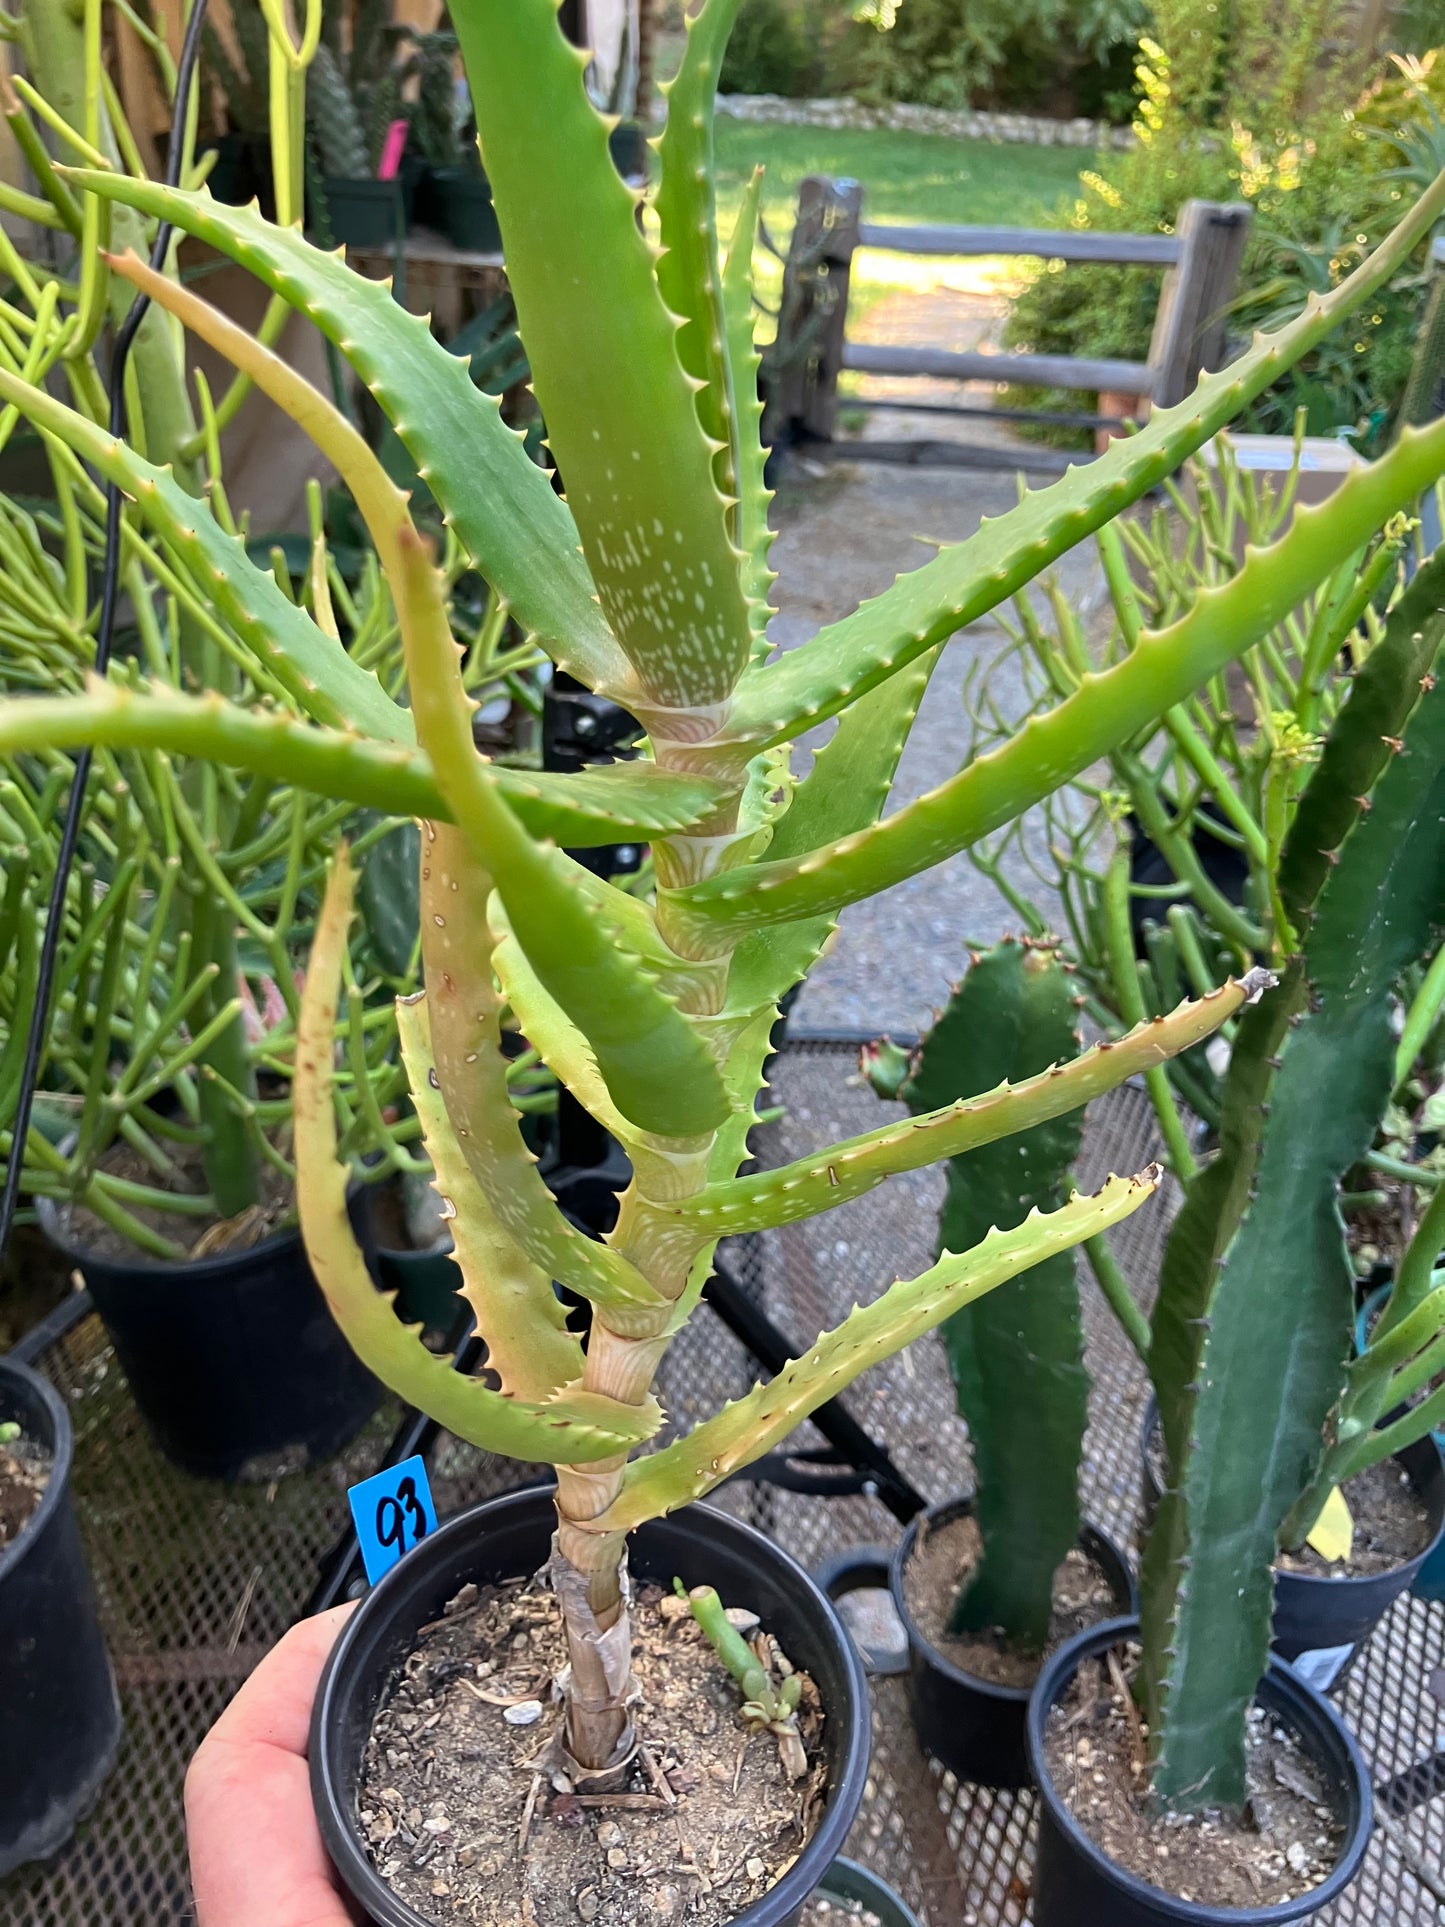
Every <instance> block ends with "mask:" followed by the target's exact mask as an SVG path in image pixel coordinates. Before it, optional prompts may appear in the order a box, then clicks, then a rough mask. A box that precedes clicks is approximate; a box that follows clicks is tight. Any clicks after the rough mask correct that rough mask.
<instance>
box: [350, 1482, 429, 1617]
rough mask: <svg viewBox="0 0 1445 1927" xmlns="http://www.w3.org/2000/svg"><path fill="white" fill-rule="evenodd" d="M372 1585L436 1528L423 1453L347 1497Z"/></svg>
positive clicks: (367, 1575) (365, 1483) (356, 1488)
mask: <svg viewBox="0 0 1445 1927" xmlns="http://www.w3.org/2000/svg"><path fill="white" fill-rule="evenodd" d="M346 1496H347V1498H348V1499H349V1500H350V1502H351V1516H352V1518H353V1519H354V1520H355V1521H356V1540H357V1544H358V1545H359V1546H360V1547H361V1557H362V1560H363V1562H364V1564H365V1566H366V1578H367V1583H368V1584H369V1585H373V1586H374V1585H375V1584H376V1582H377V1580H378V1579H380V1577H381V1575H382V1574H383V1573H384V1572H387V1571H389V1570H390V1568H391V1567H392V1566H394V1565H395V1564H396V1562H397V1560H398V1559H400V1557H401V1555H402V1554H403V1553H404V1552H410V1551H411V1548H412V1547H413V1546H414V1545H415V1544H416V1543H417V1541H418V1540H419V1539H425V1537H426V1536H427V1534H428V1533H429V1532H435V1531H436V1529H437V1511H436V1506H435V1505H434V1504H433V1503H432V1496H431V1486H430V1484H429V1483H428V1481H427V1476H426V1462H425V1460H424V1459H423V1458H422V1456H421V1454H420V1453H416V1454H414V1455H413V1456H412V1457H411V1458H409V1459H403V1460H402V1462H401V1464H400V1465H389V1466H387V1468H386V1470H385V1471H384V1472H377V1473H374V1474H373V1475H372V1477H371V1478H369V1479H363V1480H362V1481H361V1483H360V1485H354V1486H352V1488H351V1490H350V1491H349V1492H348V1493H347V1495H346Z"/></svg>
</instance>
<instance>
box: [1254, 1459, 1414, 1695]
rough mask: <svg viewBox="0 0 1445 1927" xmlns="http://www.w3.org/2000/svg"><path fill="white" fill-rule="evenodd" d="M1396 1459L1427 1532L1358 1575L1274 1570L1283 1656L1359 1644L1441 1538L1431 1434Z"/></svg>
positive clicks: (1276, 1642)
mask: <svg viewBox="0 0 1445 1927" xmlns="http://www.w3.org/2000/svg"><path fill="white" fill-rule="evenodd" d="M1395 1463H1396V1465H1398V1466H1399V1467H1400V1469H1401V1470H1402V1471H1403V1472H1404V1473H1405V1475H1406V1477H1407V1478H1408V1479H1409V1481H1410V1483H1411V1485H1412V1486H1414V1488H1415V1491H1416V1493H1417V1494H1418V1495H1419V1497H1420V1499H1421V1500H1422V1501H1423V1502H1424V1504H1425V1505H1426V1507H1427V1508H1428V1510H1429V1517H1430V1537H1429V1539H1428V1540H1427V1541H1426V1543H1425V1545H1423V1546H1422V1547H1421V1549H1420V1550H1419V1552H1417V1553H1416V1554H1415V1556H1414V1557H1413V1558H1412V1559H1407V1560H1406V1561H1405V1562H1404V1564H1403V1565H1399V1566H1391V1568H1390V1570H1389V1571H1388V1572H1376V1573H1369V1574H1366V1575H1363V1576H1362V1577H1360V1578H1342V1579H1331V1578H1328V1577H1327V1576H1326V1575H1325V1574H1323V1573H1313V1572H1281V1571H1278V1570H1276V1572H1275V1575H1274V1638H1273V1640H1272V1641H1271V1644H1272V1646H1273V1648H1274V1650H1275V1652H1277V1653H1278V1654H1279V1656H1280V1658H1281V1659H1290V1660H1293V1659H1298V1658H1299V1656H1300V1654H1301V1653H1312V1652H1320V1651H1321V1650H1326V1651H1328V1650H1330V1649H1333V1648H1337V1647H1345V1646H1358V1645H1359V1643H1360V1641H1361V1640H1362V1639H1368V1638H1369V1636H1370V1634H1371V1633H1372V1632H1373V1631H1374V1630H1375V1627H1376V1626H1377V1625H1378V1624H1379V1622H1380V1621H1381V1620H1382V1619H1383V1618H1384V1616H1385V1614H1386V1613H1387V1612H1388V1611H1389V1610H1390V1608H1391V1606H1393V1605H1394V1603H1395V1601H1396V1600H1397V1599H1398V1598H1399V1597H1400V1594H1401V1593H1402V1592H1405V1591H1407V1590H1408V1589H1409V1588H1410V1587H1411V1586H1412V1585H1413V1584H1414V1583H1415V1578H1416V1575H1417V1574H1418V1573H1419V1570H1420V1568H1421V1566H1423V1565H1424V1563H1425V1561H1426V1560H1427V1559H1428V1558H1429V1557H1430V1554H1431V1553H1432V1552H1433V1551H1434V1550H1435V1548H1436V1546H1437V1545H1439V1543H1440V1536H1441V1532H1442V1530H1445V1466H1442V1465H1441V1463H1440V1453H1439V1450H1438V1449H1437V1447H1436V1444H1435V1441H1434V1439H1432V1438H1423V1439H1417V1440H1416V1442H1415V1444H1414V1445H1407V1446H1406V1447H1405V1449H1404V1451H1403V1452H1397V1453H1396V1454H1395Z"/></svg>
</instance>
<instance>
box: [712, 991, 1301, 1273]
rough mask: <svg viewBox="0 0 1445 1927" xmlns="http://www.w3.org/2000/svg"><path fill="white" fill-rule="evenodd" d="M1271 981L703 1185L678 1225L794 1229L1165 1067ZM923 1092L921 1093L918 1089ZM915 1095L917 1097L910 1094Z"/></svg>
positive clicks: (723, 1232)
mask: <svg viewBox="0 0 1445 1927" xmlns="http://www.w3.org/2000/svg"><path fill="white" fill-rule="evenodd" d="M1270 982H1272V979H1271V978H1270V976H1269V974H1268V973H1267V972H1266V971H1258V972H1250V973H1248V974H1247V975H1246V976H1245V977H1244V978H1242V979H1240V980H1239V981H1238V982H1235V981H1233V980H1231V981H1230V982H1229V983H1227V984H1224V985H1222V986H1221V987H1220V988H1219V989H1218V990H1216V991H1212V992H1211V993H1210V994H1209V995H1208V996H1207V997H1201V998H1200V999H1198V1001H1197V1002H1193V1003H1184V1004H1181V1005H1180V1006H1179V1008H1178V1009H1177V1010H1175V1011H1173V1012H1171V1013H1170V1015H1169V1016H1167V1017H1155V1018H1153V1019H1152V1020H1151V1021H1150V1022H1148V1023H1144V1024H1140V1025H1138V1026H1137V1027H1136V1028H1135V1029H1133V1030H1131V1031H1126V1032H1125V1034H1124V1035H1123V1036H1122V1037H1120V1038H1118V1039H1117V1040H1116V1041H1115V1042H1113V1043H1103V1044H1096V1045H1095V1046H1094V1047H1093V1049H1091V1050H1087V1051H1084V1052H1083V1053H1082V1054H1080V1055H1079V1056H1077V1057H1074V1058H1071V1059H1070V1060H1069V1061H1068V1062H1066V1063H1059V1064H1054V1065H1051V1066H1050V1067H1049V1068H1048V1069H1047V1070H1045V1071H1042V1072H1040V1073H1039V1075H1038V1076H1036V1077H1029V1078H1024V1079H1021V1080H1020V1081H1019V1082H1018V1083H1017V1084H1010V1083H1007V1082H1004V1083H1001V1084H999V1085H998V1086H997V1087H996V1088H995V1089H993V1090H989V1091H985V1092H983V1093H982V1094H981V1095H980V1096H978V1097H968V1098H956V1099H954V1100H953V1101H952V1102H950V1103H947V1104H943V1105H940V1106H939V1107H938V1109H936V1110H933V1111H926V1112H920V1113H919V1114H917V1115H916V1116H914V1117H911V1118H909V1119H908V1120H907V1121H906V1122H904V1123H900V1124H885V1125H883V1126H882V1127H881V1128H880V1129H878V1130H876V1131H866V1132H864V1133H863V1134H862V1135H861V1136H859V1137H852V1138H846V1139H844V1140H843V1141H842V1142H840V1143H838V1144H832V1145H829V1146H828V1147H827V1148H826V1149H825V1150H821V1151H817V1152H813V1153H811V1154H810V1155H809V1156H807V1157H805V1158H799V1159H797V1160H796V1161H795V1162H794V1163H792V1164H783V1165H779V1166H777V1167H776V1168H775V1169H772V1170H768V1171H757V1172H754V1173H752V1174H751V1175H750V1176H748V1177H742V1178H734V1179H732V1180H731V1181H727V1182H718V1183H714V1184H710V1185H708V1186H707V1187H706V1189H704V1190H702V1191H699V1192H698V1193H697V1194H696V1195H695V1196H694V1197H691V1198H688V1199H686V1200H685V1201H683V1202H682V1203H680V1204H679V1205H677V1207H676V1217H677V1220H678V1222H679V1223H680V1224H685V1225H688V1226H690V1227H694V1228H696V1229H699V1230H706V1231H708V1232H710V1233H711V1234H712V1235H714V1236H717V1237H733V1236H736V1235H738V1234H740V1233H742V1232H745V1231H758V1230H763V1229H766V1228H768V1227H771V1226H775V1225H783V1224H793V1223H796V1222H797V1220H798V1219H800V1218H810V1217H813V1216H815V1215H816V1214H817V1213H818V1212H820V1211H829V1210H831V1209H832V1207H833V1206H834V1205H835V1204H843V1203H846V1202H847V1201H848V1200H849V1199H850V1198H858V1197H862V1196H864V1194H865V1193H867V1192H869V1191H871V1190H873V1188H874V1187H875V1186H876V1185H879V1184H881V1183H882V1182H883V1180H884V1179H885V1178H888V1177H893V1176H895V1175H896V1174H897V1173H898V1172H900V1171H919V1170H922V1169H924V1167H925V1166H927V1165H930V1164H936V1163H938V1162H939V1161H940V1160H941V1159H943V1158H952V1157H959V1156H962V1155H964V1154H965V1153H967V1152H972V1151H977V1150H979V1149H981V1148H982V1147H983V1146H984V1145H988V1144H993V1143H996V1142H998V1141H999V1140H1001V1139H1005V1140H1006V1139H1008V1138H1009V1137H1010V1135H1011V1134H1012V1133H1013V1132H1016V1131H1029V1130H1032V1129H1035V1128H1036V1127H1037V1126H1039V1125H1041V1124H1044V1123H1046V1122H1047V1121H1048V1120H1049V1119H1051V1118H1057V1117H1063V1116H1066V1115H1067V1114H1068V1113H1069V1112H1071V1111H1075V1110H1078V1109H1079V1108H1080V1107H1081V1106H1083V1105H1085V1104H1087V1103H1089V1102H1090V1101H1091V1100H1092V1099H1093V1098H1095V1097H1100V1096H1102V1095H1103V1094H1104V1092H1105V1091H1111V1090H1113V1089H1115V1088H1116V1086H1118V1085H1119V1084H1122V1083H1123V1082H1124V1081H1125V1080H1126V1079H1127V1078H1130V1077H1137V1076H1139V1075H1140V1074H1141V1073H1142V1072H1143V1071H1145V1070H1147V1069H1149V1068H1150V1067H1151V1066H1152V1065H1155V1064H1161V1063H1164V1062H1167V1060H1168V1059H1169V1058H1171V1057H1174V1056H1176V1055H1177V1054H1178V1053H1179V1052H1180V1051H1184V1050H1189V1049H1190V1048H1192V1046H1194V1045H1195V1044H1197V1043H1199V1042H1200V1041H1201V1039H1203V1038H1205V1037H1209V1036H1211V1035H1212V1034H1213V1033H1214V1032H1215V1031H1216V1030H1217V1029H1218V1028H1219V1026H1220V1025H1221V1024H1222V1023H1224V1022H1226V1021H1227V1020H1228V1019H1229V1018H1230V1017H1231V1016H1233V1015H1234V1014H1235V1012H1237V1011H1238V1010H1239V1009H1240V1007H1241V1005H1243V1004H1245V1003H1246V1002H1250V1001H1252V1000H1254V999H1255V998H1257V997H1258V996H1259V995H1260V993H1261V991H1262V990H1263V988H1264V987H1265V986H1266V985H1267V984H1269V983H1270ZM920 1088H926V1087H920ZM914 1095H915V1097H917V1096H918V1090H917V1089H915V1093H914Z"/></svg>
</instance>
